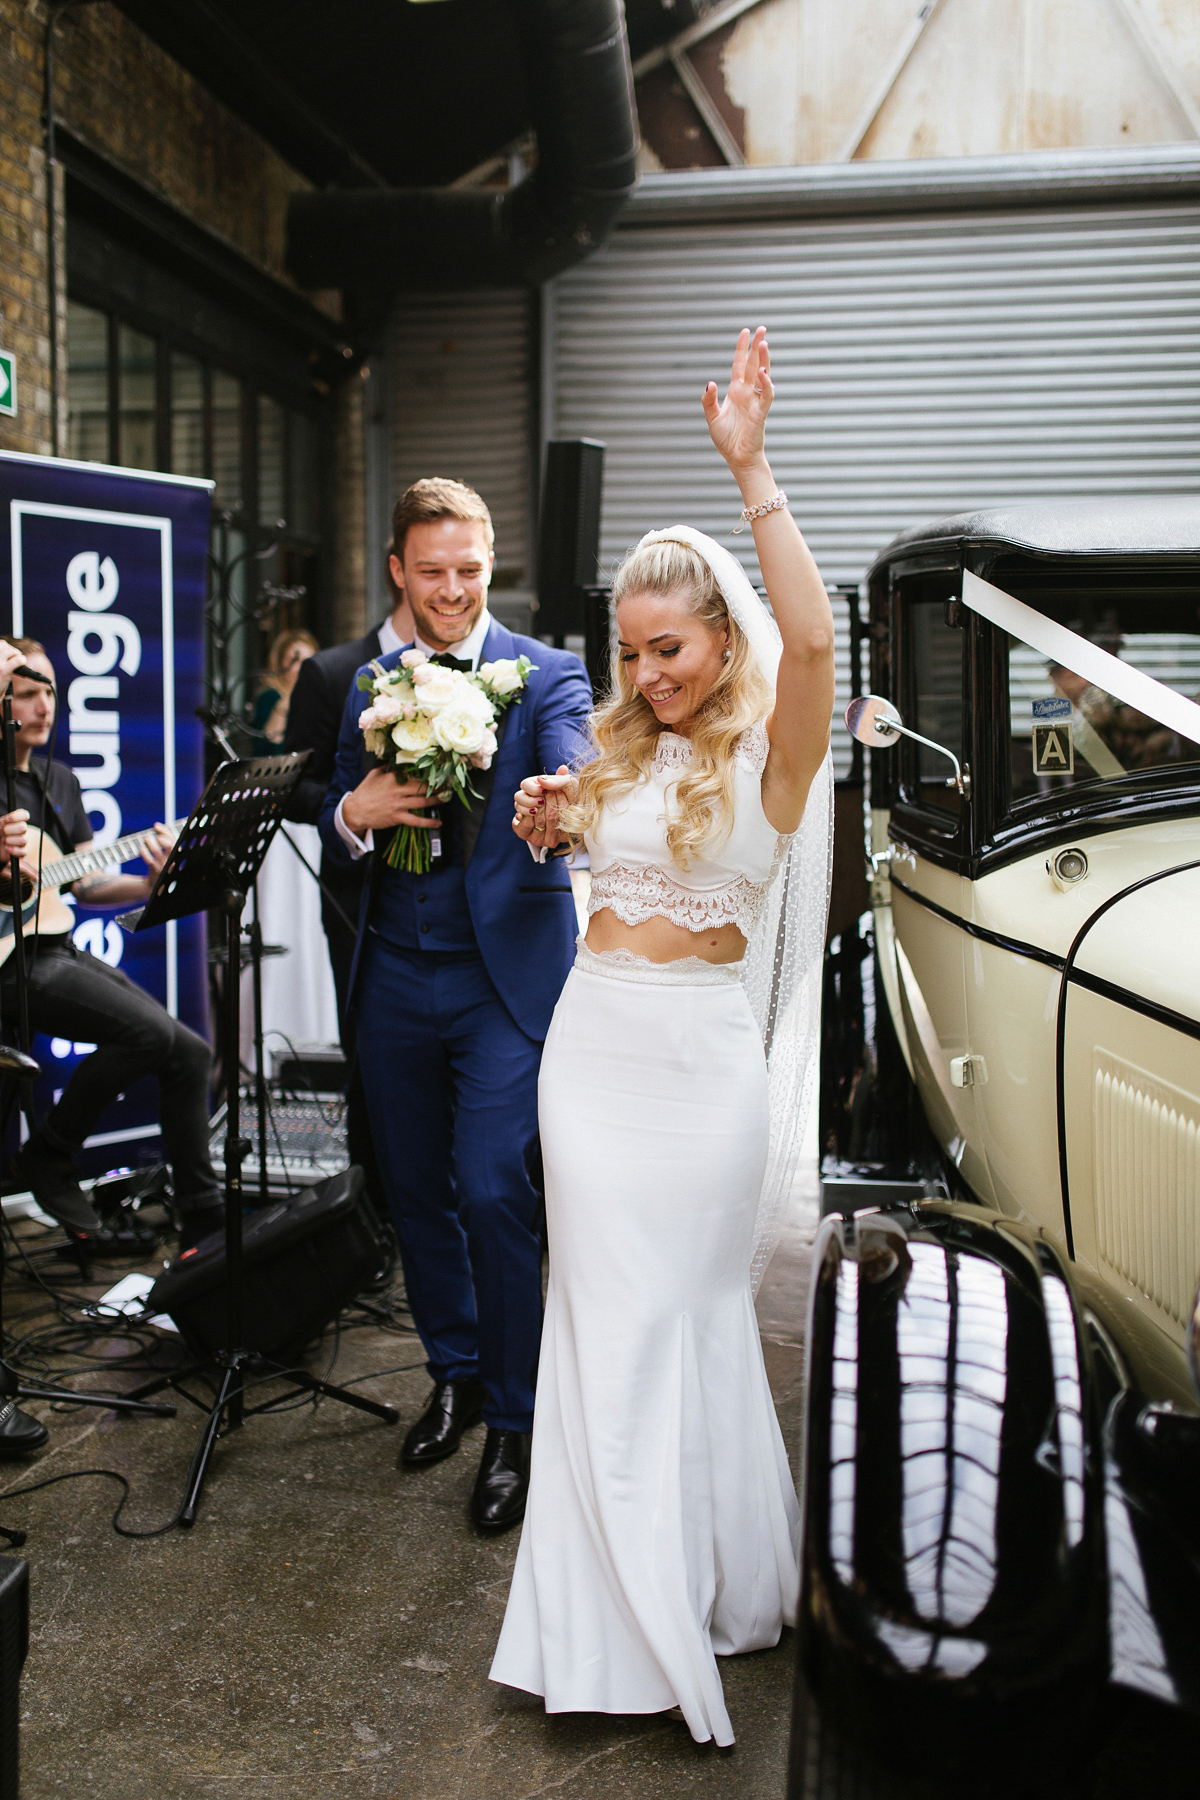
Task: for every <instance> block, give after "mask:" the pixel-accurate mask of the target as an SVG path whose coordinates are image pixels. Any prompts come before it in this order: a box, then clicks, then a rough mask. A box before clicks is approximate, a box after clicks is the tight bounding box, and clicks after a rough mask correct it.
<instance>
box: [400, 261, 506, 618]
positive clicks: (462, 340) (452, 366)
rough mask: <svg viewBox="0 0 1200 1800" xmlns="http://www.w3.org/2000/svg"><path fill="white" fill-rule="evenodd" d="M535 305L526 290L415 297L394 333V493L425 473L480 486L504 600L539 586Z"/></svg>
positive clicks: (409, 300) (402, 304)
mask: <svg viewBox="0 0 1200 1800" xmlns="http://www.w3.org/2000/svg"><path fill="white" fill-rule="evenodd" d="M529 306H530V297H529V294H528V293H527V292H526V291H525V290H524V289H521V290H519V291H513V292H509V291H507V290H502V291H499V292H488V293H478V294H446V295H438V294H429V295H420V296H412V297H411V298H409V297H406V298H404V299H402V300H401V301H399V302H398V303H397V305H396V308H395V310H394V312H393V315H392V319H391V329H390V334H389V346H388V349H389V363H390V367H391V370H392V384H393V385H392V485H393V488H394V491H395V492H396V493H397V494H398V493H401V492H402V491H403V489H404V488H406V487H407V486H408V484H409V482H411V481H416V480H418V479H419V478H420V477H421V476H423V475H450V476H453V477H454V478H455V480H457V481H465V482H468V483H469V484H470V485H471V487H473V488H477V489H478V491H479V492H480V493H481V494H482V495H483V497H484V499H485V500H486V501H487V503H488V506H489V508H490V509H491V514H492V523H493V524H494V525H495V528H496V574H497V577H498V580H497V584H496V585H497V592H498V594H500V593H501V592H502V591H503V589H504V588H513V587H517V588H521V587H527V586H528V585H530V584H531V582H532V567H531V558H530V470H531V466H532V430H531V423H532V419H531V406H530V391H531V381H530V343H531V337H530V331H531V326H530V317H529Z"/></svg>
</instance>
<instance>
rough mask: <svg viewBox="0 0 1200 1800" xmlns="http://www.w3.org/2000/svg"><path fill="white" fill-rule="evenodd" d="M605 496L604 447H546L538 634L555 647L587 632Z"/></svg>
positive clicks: (588, 443)
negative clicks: (589, 594)
mask: <svg viewBox="0 0 1200 1800" xmlns="http://www.w3.org/2000/svg"><path fill="white" fill-rule="evenodd" d="M603 491H604V445H603V444H599V443H596V441H595V440H594V439H593V438H555V439H553V440H552V441H551V442H550V443H548V444H547V445H546V477H545V480H544V481H543V483H542V529H541V538H540V542H539V547H538V611H537V620H536V628H537V631H538V634H539V635H540V636H541V637H552V638H553V639H554V640H555V642H556V643H561V642H562V640H563V638H564V637H566V636H568V635H569V634H573V635H577V636H580V637H582V636H583V635H584V633H585V630H586V598H585V591H586V589H588V588H589V587H593V586H594V585H595V583H596V580H597V564H598V562H599V557H600V501H601V497H602V494H603Z"/></svg>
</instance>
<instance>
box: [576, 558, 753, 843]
mask: <svg viewBox="0 0 1200 1800" xmlns="http://www.w3.org/2000/svg"><path fill="white" fill-rule="evenodd" d="M633 594H663V595H667V594H669V595H671V596H672V597H673V598H675V599H677V600H679V601H681V602H682V603H683V605H684V606H686V607H687V609H688V611H689V612H691V613H694V614H695V616H696V618H697V619H698V620H699V621H700V623H701V624H702V625H704V626H707V628H708V629H709V630H710V631H720V630H722V629H724V630H726V631H728V633H729V650H730V655H729V660H728V662H726V663H724V664H723V665H722V667H721V672H720V674H719V675H718V676H717V679H716V680H715V681H714V683H713V685H712V687H711V688H710V689H709V691H708V693H707V694H706V695H705V696H704V700H703V702H702V704H701V706H700V709H699V711H698V712H697V714H696V716H695V718H694V719H693V721H692V729H691V742H692V751H693V755H692V760H691V762H690V763H689V764H688V766H687V768H686V769H685V770H684V771H683V773H682V774H681V776H680V779H679V782H678V784H677V786H676V788H675V808H674V809H673V812H672V816H671V818H670V821H669V823H668V825H667V844H668V847H669V848H670V851H671V856H672V858H673V859H674V861H675V862H676V863H677V864H678V866H679V867H680V868H681V869H686V868H688V867H689V865H690V864H691V862H692V860H693V859H694V858H695V857H696V856H698V855H699V854H700V852H701V850H702V848H703V847H704V845H705V844H708V843H711V842H712V841H713V839H714V838H716V839H720V838H723V837H726V836H727V835H728V833H729V829H730V826H731V825H732V823H733V773H734V755H735V752H736V750H737V742H738V739H739V738H740V737H741V735H742V733H743V732H744V731H747V730H748V729H749V728H750V726H751V725H753V724H755V723H756V722H757V721H758V720H759V719H762V718H765V717H766V715H767V713H768V712H769V711H770V710H771V690H770V688H769V687H768V685H767V682H766V680H765V679H764V677H763V674H762V671H761V670H760V669H759V666H758V661H757V659H756V657H755V655H754V652H753V651H752V650H751V648H750V644H749V641H748V640H747V638H746V635H745V633H744V632H743V631H742V628H741V626H740V625H739V624H738V622H737V620H736V619H735V618H734V617H733V615H732V613H731V612H730V611H729V608H728V606H727V605H726V604H725V596H724V595H723V594H722V592H721V590H720V588H719V586H718V585H717V578H716V576H715V575H714V574H713V572H712V570H711V568H710V567H709V565H708V563H707V562H706V561H705V560H704V558H703V557H702V556H701V555H700V553H699V551H697V550H694V549H693V548H692V546H691V545H690V544H685V543H683V542H682V541H680V540H679V539H676V538H669V539H666V540H665V541H663V540H660V541H659V542H658V543H655V544H640V545H639V546H638V547H637V549H636V550H631V551H630V553H629V555H628V556H627V557H626V558H625V560H624V562H623V563H622V564H621V566H620V568H619V569H618V570H617V573H616V576H615V578H614V580H613V605H614V607H615V606H619V605H620V603H621V601H622V600H624V599H625V598H626V597H627V596H629V595H633ZM591 727H592V741H593V744H594V746H595V754H594V756H593V757H592V758H591V760H590V761H588V762H586V763H584V764H583V766H582V767H581V768H580V770H579V794H578V797H577V799H576V801H575V803H574V805H573V806H570V807H566V808H564V809H563V812H562V814H561V815H560V817H561V820H562V824H563V827H564V829H565V830H566V831H567V833H568V834H569V835H570V837H571V838H572V840H573V841H574V842H576V843H578V842H579V841H581V840H582V838H583V834H584V832H585V831H592V830H594V829H595V826H596V824H597V821H598V820H599V817H600V813H601V811H602V810H603V808H604V806H605V805H606V804H608V803H610V802H611V801H613V800H616V799H618V798H619V797H620V795H622V794H624V793H628V792H629V790H630V789H631V788H633V787H635V786H636V785H637V783H638V782H639V781H640V780H641V779H642V777H643V775H645V774H647V773H648V771H649V768H650V765H651V763H652V762H653V760H654V752H655V746H656V744H657V742H658V737H659V733H660V731H661V729H662V727H661V726H660V725H659V722H658V719H657V718H656V716H655V713H654V708H653V707H652V706H651V705H650V702H649V701H648V700H647V699H646V697H645V695H643V694H641V693H639V692H638V689H637V688H636V687H635V686H634V685H633V682H632V681H631V680H630V678H629V676H628V674H627V673H626V670H625V667H624V664H623V663H622V661H621V657H620V653H619V651H618V649H617V647H616V645H615V644H614V646H613V653H612V671H611V675H610V677H609V692H608V694H607V696H606V698H605V699H604V700H603V701H602V702H601V704H600V705H599V706H598V707H597V709H596V711H595V712H594V713H593V714H592V721H591Z"/></svg>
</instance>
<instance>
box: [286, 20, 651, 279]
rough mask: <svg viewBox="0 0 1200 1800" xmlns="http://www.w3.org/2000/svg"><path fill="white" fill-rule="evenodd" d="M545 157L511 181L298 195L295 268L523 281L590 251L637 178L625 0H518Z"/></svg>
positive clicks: (300, 271) (333, 275)
mask: <svg viewBox="0 0 1200 1800" xmlns="http://www.w3.org/2000/svg"><path fill="white" fill-rule="evenodd" d="M512 8H513V14H514V17H515V20H516V24H517V30H518V34H519V36H520V41H521V51H522V57H523V60H524V64H525V79H526V85H527V91H528V95H529V106H530V113H531V122H532V124H533V127H534V130H535V131H536V133H537V167H536V169H535V170H534V171H533V173H532V175H529V176H527V177H526V178H525V180H523V181H521V182H519V183H518V184H517V186H515V187H511V188H507V189H504V190H502V191H498V192H488V191H486V190H481V189H477V188H354V189H336V190H334V189H330V190H326V191H325V192H323V193H310V194H294V195H293V196H292V199H291V203H290V205H289V208H288V251H287V264H288V269H289V270H290V272H291V274H292V275H293V276H294V277H295V279H296V280H297V281H298V282H299V283H300V284H301V286H302V287H306V288H327V287H359V286H376V285H380V284H381V285H384V286H388V287H392V286H399V287H403V288H425V289H431V288H443V287H449V288H470V287H503V286H516V285H519V284H521V283H523V282H524V283H530V284H533V283H537V282H542V281H546V280H548V279H549V278H550V276H552V275H556V274H557V273H558V272H559V270H560V269H565V268H568V267H569V266H570V265H571V264H572V263H574V262H578V261H579V260H580V259H581V258H582V257H584V256H587V255H588V254H589V252H591V251H592V250H595V249H596V248H597V247H598V246H599V245H600V244H601V243H603V241H604V238H605V237H606V235H607V233H608V230H609V227H610V226H611V224H612V222H613V219H614V218H615V217H616V215H617V213H618V211H619V210H620V208H621V206H622V204H623V203H624V201H625V199H626V196H627V195H628V194H629V193H630V192H631V190H632V188H633V185H634V182H635V180H636V179H637V174H636V158H637V145H638V136H637V115H636V112H635V108H634V99H633V78H632V74H631V71H630V66H629V46H628V42H627V39H626V36H625V17H624V12H623V9H622V5H621V0H512Z"/></svg>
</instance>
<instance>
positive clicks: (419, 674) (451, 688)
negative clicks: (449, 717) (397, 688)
mask: <svg viewBox="0 0 1200 1800" xmlns="http://www.w3.org/2000/svg"><path fill="white" fill-rule="evenodd" d="M412 678H413V685H414V687H415V688H416V690H417V704H418V705H419V706H420V708H421V711H422V712H427V713H435V712H440V711H441V709H442V707H443V706H449V705H450V703H451V702H452V701H455V700H457V699H458V684H459V675H458V671H457V669H446V668H443V667H442V665H441V663H429V662H426V663H421V664H420V666H419V667H418V668H415V669H414V670H413V675H412Z"/></svg>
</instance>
